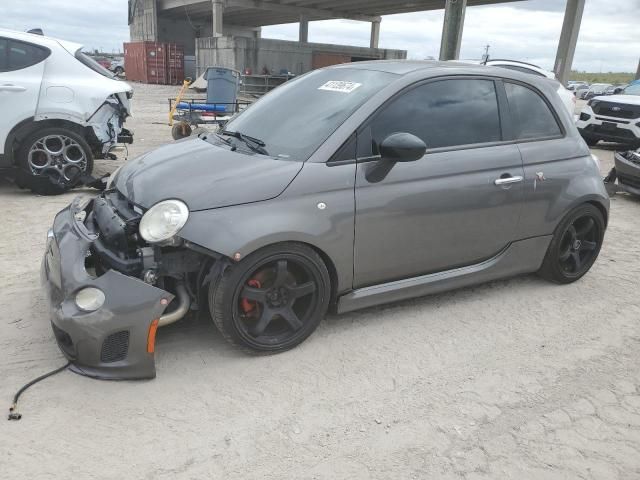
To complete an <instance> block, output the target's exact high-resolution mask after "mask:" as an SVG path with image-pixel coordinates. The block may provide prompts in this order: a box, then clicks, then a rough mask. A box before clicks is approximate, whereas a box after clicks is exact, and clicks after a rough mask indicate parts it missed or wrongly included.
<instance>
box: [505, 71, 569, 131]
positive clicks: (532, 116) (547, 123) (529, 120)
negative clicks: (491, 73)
mask: <svg viewBox="0 0 640 480" xmlns="http://www.w3.org/2000/svg"><path fill="white" fill-rule="evenodd" d="M504 86H505V89H506V91H507V99H508V101H509V109H510V110H511V116H512V117H513V120H514V125H513V128H514V132H515V135H516V138H517V139H518V140H530V139H533V138H545V137H557V136H559V135H562V130H560V126H559V125H558V122H557V120H556V117H555V116H554V115H553V113H552V112H551V109H550V108H549V106H548V105H547V102H545V101H544V100H543V99H542V97H541V96H540V95H539V94H538V93H536V92H534V91H533V90H531V89H530V88H527V87H524V86H522V85H517V84H515V83H508V82H505V84H504Z"/></svg>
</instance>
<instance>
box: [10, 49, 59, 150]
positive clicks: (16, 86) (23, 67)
mask: <svg viewBox="0 0 640 480" xmlns="http://www.w3.org/2000/svg"><path fill="white" fill-rule="evenodd" d="M49 54H50V51H49V50H48V49H46V48H44V47H41V46H39V45H33V44H31V43H26V42H20V41H17V40H13V39H9V38H4V37H0V105H2V119H1V120H0V153H3V150H4V147H5V141H6V139H7V136H8V135H9V132H10V131H11V129H12V128H13V127H15V126H16V125H17V124H18V123H20V122H21V121H23V120H26V119H28V118H30V117H33V116H34V115H35V112H36V108H37V106H38V97H39V96H40V84H41V82H42V76H43V74H44V63H45V62H44V60H45V59H46V58H47V57H48V56H49Z"/></svg>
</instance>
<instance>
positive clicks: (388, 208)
mask: <svg viewBox="0 0 640 480" xmlns="http://www.w3.org/2000/svg"><path fill="white" fill-rule="evenodd" d="M499 97H500V98H501V99H502V100H501V101H500V102H499V101H498V98H499ZM501 108H502V109H503V110H504V109H506V101H505V100H504V89H503V87H502V83H501V82H499V81H494V80H493V79H488V78H475V77H470V78H460V77H457V78H447V79H438V80H435V81H429V82H426V83H423V84H420V85H418V86H414V87H412V88H410V89H408V90H406V91H403V92H401V93H400V94H399V95H396V97H394V98H393V99H391V100H390V101H389V102H388V103H387V104H386V105H384V106H383V107H382V108H381V109H380V110H379V111H378V112H377V113H376V114H375V115H374V116H373V118H372V119H371V120H370V121H369V122H368V123H367V124H365V125H364V126H363V128H361V129H360V131H359V132H358V163H357V173H356V188H355V198H356V221H355V242H354V288H358V287H363V286H368V285H375V284H380V283H384V282H389V281H393V280H397V279H402V278H408V277H413V276H418V275H422V274H427V273H432V272H440V271H444V270H449V269H452V268H456V267H460V266H465V265H471V264H474V263H477V262H481V261H483V260H485V259H488V258H490V257H492V256H494V255H496V254H498V253H499V252H500V251H501V250H503V249H504V248H505V247H506V246H507V245H509V243H510V242H511V241H513V240H514V239H515V235H516V232H517V228H518V222H519V217H520V211H521V208H522V197H523V190H522V183H521V182H522V179H523V168H522V161H521V156H520V153H519V150H518V148H517V146H515V145H514V144H513V143H512V142H511V143H509V142H507V141H504V140H503V139H505V138H507V136H508V135H510V134H507V133H505V132H506V130H507V128H506V126H502V125H501V122H500V117H501V115H500V109H501ZM504 111H506V110H504ZM396 132H407V133H411V134H413V135H416V136H417V137H419V138H420V139H422V140H423V141H424V142H425V143H426V145H427V152H426V154H425V155H424V156H423V157H422V158H421V159H419V160H417V161H413V162H407V163H396V164H394V165H393V166H392V167H391V168H390V169H389V170H388V172H386V174H384V175H378V176H374V177H372V176H370V175H369V173H370V172H371V169H373V168H375V165H376V164H377V162H379V161H380V155H379V146H380V143H381V142H382V141H383V140H384V138H386V137H387V136H388V135H390V134H392V133H396ZM368 177H369V178H368Z"/></svg>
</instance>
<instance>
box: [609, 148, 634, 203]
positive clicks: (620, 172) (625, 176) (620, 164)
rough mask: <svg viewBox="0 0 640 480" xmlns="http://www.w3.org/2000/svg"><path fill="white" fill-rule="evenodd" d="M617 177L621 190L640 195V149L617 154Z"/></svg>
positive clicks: (615, 158) (615, 157)
mask: <svg viewBox="0 0 640 480" xmlns="http://www.w3.org/2000/svg"><path fill="white" fill-rule="evenodd" d="M614 160H615V176H616V177H617V180H618V185H619V186H620V188H622V189H623V190H625V191H626V192H628V193H631V194H633V195H640V149H638V150H629V151H626V152H616V153H615V156H614Z"/></svg>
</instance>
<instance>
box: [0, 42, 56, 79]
mask: <svg viewBox="0 0 640 480" xmlns="http://www.w3.org/2000/svg"><path fill="white" fill-rule="evenodd" d="M50 53H51V52H50V51H49V50H48V49H46V48H43V47H39V46H37V45H32V44H30V43H25V42H19V41H17V40H9V39H4V38H0V71H1V72H10V71H13V70H21V69H23V68H27V67H30V66H32V65H35V64H37V63H40V62H42V61H43V60H44V59H45V58H47V57H48V56H49V54H50Z"/></svg>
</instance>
